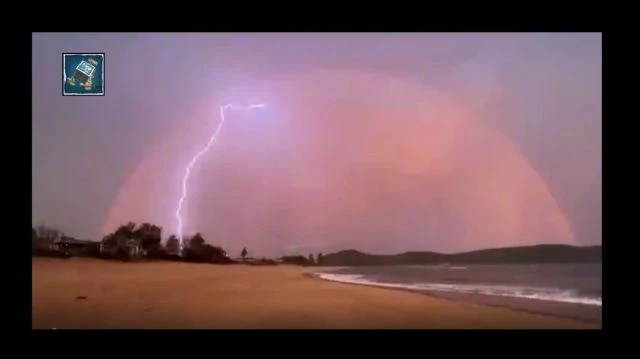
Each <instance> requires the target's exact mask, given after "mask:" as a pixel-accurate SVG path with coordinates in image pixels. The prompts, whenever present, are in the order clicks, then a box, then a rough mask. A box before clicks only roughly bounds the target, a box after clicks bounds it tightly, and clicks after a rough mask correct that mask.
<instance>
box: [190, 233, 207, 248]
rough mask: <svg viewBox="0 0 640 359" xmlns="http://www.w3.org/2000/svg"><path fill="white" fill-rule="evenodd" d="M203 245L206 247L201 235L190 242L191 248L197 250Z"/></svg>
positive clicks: (192, 238)
mask: <svg viewBox="0 0 640 359" xmlns="http://www.w3.org/2000/svg"><path fill="white" fill-rule="evenodd" d="M202 245H204V238H202V235H201V234H200V233H196V234H195V235H194V236H193V237H191V240H190V241H189V247H192V248H197V247H199V246H202Z"/></svg>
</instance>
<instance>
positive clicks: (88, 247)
mask: <svg viewBox="0 0 640 359" xmlns="http://www.w3.org/2000/svg"><path fill="white" fill-rule="evenodd" d="M97 248H98V244H97V243H96V242H93V241H86V240H80V239H75V238H71V237H66V236H62V237H60V238H58V239H56V240H54V241H53V243H52V244H51V249H52V250H54V251H56V252H58V253H60V254H62V255H64V256H79V255H91V254H95V253H94V252H96V251H97Z"/></svg>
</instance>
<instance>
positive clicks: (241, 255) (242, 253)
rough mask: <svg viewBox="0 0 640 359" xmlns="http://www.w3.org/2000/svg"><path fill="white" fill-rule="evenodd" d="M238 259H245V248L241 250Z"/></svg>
mask: <svg viewBox="0 0 640 359" xmlns="http://www.w3.org/2000/svg"><path fill="white" fill-rule="evenodd" d="M240 257H242V259H245V258H246V257H247V248H242V252H241V253H240Z"/></svg>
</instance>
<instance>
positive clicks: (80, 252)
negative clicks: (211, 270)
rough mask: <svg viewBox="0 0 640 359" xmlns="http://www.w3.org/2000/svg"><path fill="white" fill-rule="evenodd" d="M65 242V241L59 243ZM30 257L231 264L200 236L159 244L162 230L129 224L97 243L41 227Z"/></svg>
mask: <svg viewBox="0 0 640 359" xmlns="http://www.w3.org/2000/svg"><path fill="white" fill-rule="evenodd" d="M64 238H67V240H62V241H59V240H61V239H64ZM32 253H33V255H47V256H58V255H61V256H67V257H68V256H97V257H100V258H105V259H119V260H135V259H165V260H182V261H189V262H208V263H232V262H234V261H233V260H232V259H231V258H229V256H228V255H227V252H226V251H225V250H224V249H223V248H222V247H219V246H214V245H211V244H208V243H206V240H205V239H204V237H203V236H202V234H200V233H196V234H194V235H193V236H191V237H187V238H183V242H182V244H181V243H180V239H179V238H178V237H177V236H176V235H171V236H169V238H168V239H167V241H166V243H165V244H164V245H163V244H162V227H160V226H157V225H154V224H151V223H141V224H139V225H137V224H136V223H135V222H129V223H127V224H124V225H121V226H120V227H118V228H116V229H115V231H113V232H112V233H110V234H108V235H106V236H104V237H103V238H102V240H101V241H100V242H91V241H78V240H75V239H73V238H69V237H65V236H64V233H62V232H61V231H60V230H58V229H55V228H53V227H48V226H45V225H40V226H38V227H37V228H35V227H34V228H32ZM248 255H249V251H248V250H247V248H243V249H242V251H241V253H240V257H241V258H242V260H243V261H247V260H249V259H250V258H248ZM280 261H281V262H283V263H288V264H298V265H320V264H322V262H323V254H322V253H318V254H317V255H316V256H315V257H314V255H313V254H309V255H308V256H307V257H305V256H302V255H297V256H284V257H281V258H280ZM252 263H254V264H275V263H276V262H275V261H274V260H268V259H265V258H263V259H261V260H258V261H252Z"/></svg>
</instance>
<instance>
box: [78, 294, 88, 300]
mask: <svg viewBox="0 0 640 359" xmlns="http://www.w3.org/2000/svg"><path fill="white" fill-rule="evenodd" d="M76 299H79V300H81V299H87V297H86V296H84V295H79V296H77V297H76Z"/></svg>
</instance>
